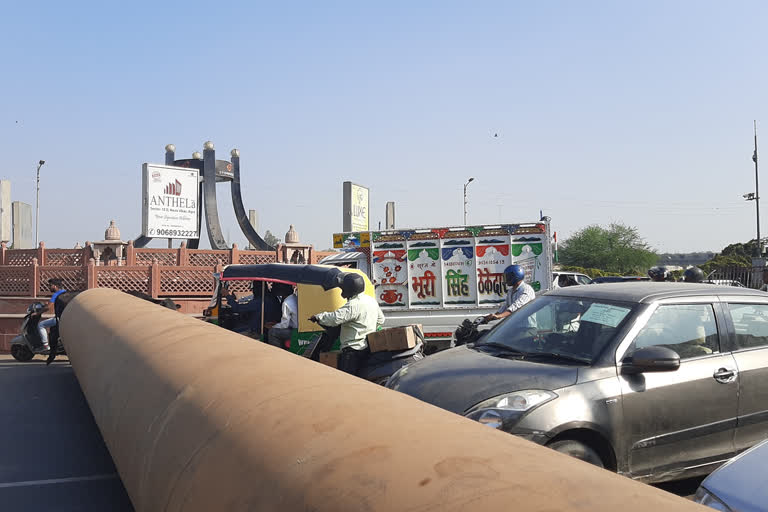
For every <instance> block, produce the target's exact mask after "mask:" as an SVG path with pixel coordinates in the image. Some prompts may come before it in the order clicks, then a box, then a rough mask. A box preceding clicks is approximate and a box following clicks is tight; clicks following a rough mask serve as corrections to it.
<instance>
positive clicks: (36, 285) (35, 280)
mask: <svg viewBox="0 0 768 512" xmlns="http://www.w3.org/2000/svg"><path fill="white" fill-rule="evenodd" d="M40 245H43V244H42V242H40ZM38 250H39V249H38ZM37 262H38V259H37V258H32V279H30V283H31V285H32V289H31V290H30V294H29V296H30V297H37V291H38V290H39V289H40V266H39V265H38V264H37Z"/></svg>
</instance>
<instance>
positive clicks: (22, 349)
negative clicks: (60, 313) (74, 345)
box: [11, 302, 66, 362]
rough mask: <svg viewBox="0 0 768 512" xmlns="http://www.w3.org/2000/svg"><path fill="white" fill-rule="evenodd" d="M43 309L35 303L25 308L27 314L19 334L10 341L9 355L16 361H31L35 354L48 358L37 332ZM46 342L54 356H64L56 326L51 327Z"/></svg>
mask: <svg viewBox="0 0 768 512" xmlns="http://www.w3.org/2000/svg"><path fill="white" fill-rule="evenodd" d="M44 309H45V306H44V305H43V304H42V303H40V302H35V303H34V304H32V305H31V306H29V307H28V308H27V314H26V316H24V320H23V321H22V323H21V333H20V334H19V335H18V336H16V337H15V338H13V339H12V340H11V355H12V356H13V358H14V359H16V360H17V361H21V362H27V361H31V360H32V358H33V357H35V355H37V354H41V355H48V356H50V351H49V350H47V349H46V348H45V347H44V346H43V340H42V339H41V338H40V332H39V331H38V324H39V323H40V316H41V315H42V312H43V310H44ZM48 340H49V342H50V344H51V345H52V346H54V347H55V349H54V350H55V353H56V354H66V352H65V351H64V345H63V344H62V343H61V341H60V340H59V329H58V325H54V326H53V327H51V332H50V334H49V335H48ZM54 340H55V341H56V343H54Z"/></svg>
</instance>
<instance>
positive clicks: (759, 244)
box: [744, 121, 763, 258]
mask: <svg viewBox="0 0 768 512" xmlns="http://www.w3.org/2000/svg"><path fill="white" fill-rule="evenodd" d="M754 126H755V152H754V153H752V161H753V162H755V191H754V193H753V192H749V193H748V194H744V199H746V200H747V201H754V202H755V214H756V216H757V257H758V258H762V257H763V244H762V241H761V240H760V186H759V181H758V173H757V121H755V122H754Z"/></svg>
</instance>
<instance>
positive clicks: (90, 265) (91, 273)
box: [86, 257, 99, 290]
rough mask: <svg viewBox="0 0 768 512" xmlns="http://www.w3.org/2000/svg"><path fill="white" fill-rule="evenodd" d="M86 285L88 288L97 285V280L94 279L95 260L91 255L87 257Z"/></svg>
mask: <svg viewBox="0 0 768 512" xmlns="http://www.w3.org/2000/svg"><path fill="white" fill-rule="evenodd" d="M87 281H88V282H87V284H86V286H87V287H88V289H89V290H90V289H91V288H96V287H98V286H99V282H98V280H97V279H96V260H95V259H94V258H93V257H91V258H88V277H87Z"/></svg>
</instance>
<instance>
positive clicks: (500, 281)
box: [333, 222, 552, 310]
mask: <svg viewBox="0 0 768 512" xmlns="http://www.w3.org/2000/svg"><path fill="white" fill-rule="evenodd" d="M333 242H334V247H335V248H337V249H342V250H345V251H355V252H364V253H365V254H366V256H370V260H369V261H370V263H371V265H370V269H371V275H370V277H371V281H372V282H373V284H374V286H375V290H376V300H377V301H378V303H379V305H380V306H381V307H382V308H389V309H390V310H398V309H411V308H416V309H418V308H423V309H434V308H439V307H446V308H472V307H478V306H479V307H488V308H493V307H498V305H499V304H500V303H502V302H504V299H505V297H506V294H507V285H506V283H505V281H504V269H505V268H507V267H508V266H509V265H512V264H518V265H521V266H522V267H523V268H524V270H525V281H526V282H527V283H528V284H530V285H531V286H532V287H533V288H534V290H536V291H546V290H549V289H550V287H551V283H552V270H551V258H552V251H551V248H550V245H549V228H548V225H547V224H545V223H542V222H538V223H528V224H505V225H494V226H462V227H448V228H432V229H419V230H386V231H373V232H371V231H365V232H357V233H349V232H348V233H336V234H334V235H333Z"/></svg>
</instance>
